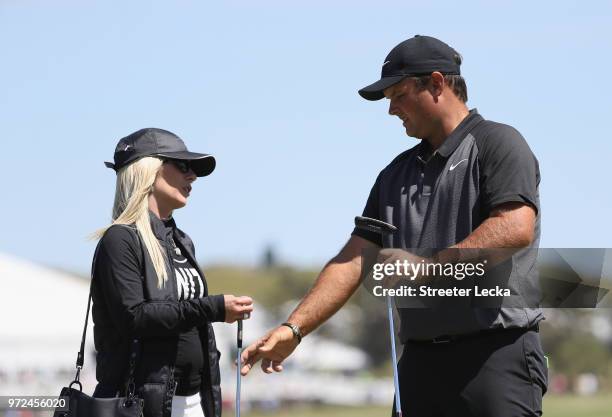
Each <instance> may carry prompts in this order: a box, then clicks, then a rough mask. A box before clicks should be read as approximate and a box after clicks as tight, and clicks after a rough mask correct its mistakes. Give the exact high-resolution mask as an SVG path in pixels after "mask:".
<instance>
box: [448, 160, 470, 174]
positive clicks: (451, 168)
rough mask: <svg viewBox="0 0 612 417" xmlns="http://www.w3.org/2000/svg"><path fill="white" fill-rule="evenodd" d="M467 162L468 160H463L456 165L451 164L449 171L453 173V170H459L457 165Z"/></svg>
mask: <svg viewBox="0 0 612 417" xmlns="http://www.w3.org/2000/svg"><path fill="white" fill-rule="evenodd" d="M465 161H467V159H462V160H461V161H459V162H457V163H456V164H451V166H450V168H449V169H448V170H449V171H452V170H453V169H455V168H457V165H459V164H460V163H462V162H465Z"/></svg>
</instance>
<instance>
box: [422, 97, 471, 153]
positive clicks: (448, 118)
mask: <svg viewBox="0 0 612 417" xmlns="http://www.w3.org/2000/svg"><path fill="white" fill-rule="evenodd" d="M469 114H470V111H469V110H468V108H467V106H465V105H462V106H460V107H458V108H457V109H455V110H453V111H451V112H449V113H448V114H447V115H445V116H443V117H442V119H441V123H440V125H439V129H438V132H437V133H435V134H434V135H432V136H431V137H429V138H426V139H425V140H426V141H427V142H428V143H429V146H431V149H432V150H433V151H435V150H436V149H438V148H439V147H440V146H442V144H443V143H444V141H445V140H446V138H448V137H449V136H450V134H451V133H453V131H454V130H455V129H456V128H457V126H459V124H460V123H461V122H462V121H463V119H465V118H466V117H467V116H468V115H469Z"/></svg>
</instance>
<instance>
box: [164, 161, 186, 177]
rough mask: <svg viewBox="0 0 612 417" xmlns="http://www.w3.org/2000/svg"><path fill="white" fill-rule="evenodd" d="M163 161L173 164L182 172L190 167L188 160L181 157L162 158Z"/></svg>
mask: <svg viewBox="0 0 612 417" xmlns="http://www.w3.org/2000/svg"><path fill="white" fill-rule="evenodd" d="M164 163H169V164H172V165H174V166H175V167H176V168H177V169H178V170H179V171H181V172H182V173H183V174H187V173H188V172H189V170H190V169H191V164H190V163H189V161H183V160H181V159H166V160H164Z"/></svg>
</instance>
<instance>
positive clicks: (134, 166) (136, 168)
mask: <svg viewBox="0 0 612 417" xmlns="http://www.w3.org/2000/svg"><path fill="white" fill-rule="evenodd" d="M161 166H162V160H161V159H159V158H154V157H145V158H141V159H139V160H137V161H136V162H133V163H131V164H129V165H128V166H126V167H124V168H121V169H120V170H119V171H118V172H117V184H116V188H115V202H114V203H113V221H112V223H111V224H110V225H109V226H108V227H105V228H103V229H100V230H98V231H96V232H95V233H94V234H93V237H94V238H96V239H100V238H102V236H103V235H104V233H105V232H106V231H107V230H108V228H109V227H111V226H112V225H115V224H123V225H131V224H134V225H136V229H137V230H138V233H139V234H140V237H141V239H142V243H143V244H144V246H145V249H146V250H147V252H148V253H149V256H150V257H151V261H152V262H153V268H154V269H155V272H156V274H157V286H158V288H161V287H163V286H164V285H165V283H166V281H167V280H168V271H166V255H165V253H164V250H163V249H162V247H161V244H160V243H159V241H158V240H157V238H156V237H155V235H154V234H153V229H152V228H151V222H150V219H149V195H150V194H151V191H152V190H153V183H154V182H155V178H156V177H157V173H158V172H159V170H160V168H161Z"/></svg>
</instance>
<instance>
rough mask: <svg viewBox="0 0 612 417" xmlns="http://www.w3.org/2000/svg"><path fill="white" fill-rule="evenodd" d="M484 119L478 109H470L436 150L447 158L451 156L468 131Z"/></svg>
mask: <svg viewBox="0 0 612 417" xmlns="http://www.w3.org/2000/svg"><path fill="white" fill-rule="evenodd" d="M482 120H484V119H483V117H482V116H481V115H480V114H478V110H477V109H472V110H470V113H469V114H468V115H467V116H466V117H465V118H464V119H463V120H462V121H461V123H459V125H458V126H457V127H456V128H455V130H453V131H452V132H451V134H450V135H448V137H447V138H446V139H445V140H444V142H442V145H440V147H439V148H438V149H437V151H436V152H437V153H439V154H440V155H441V156H443V157H445V158H448V157H449V156H451V155H452V153H453V152H455V149H457V146H459V144H460V143H461V141H462V140H463V139H464V138H465V136H466V135H467V134H468V132H469V131H470V130H472V129H473V128H474V126H476V125H477V124H478V123H480V122H481V121H482Z"/></svg>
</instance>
